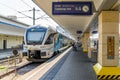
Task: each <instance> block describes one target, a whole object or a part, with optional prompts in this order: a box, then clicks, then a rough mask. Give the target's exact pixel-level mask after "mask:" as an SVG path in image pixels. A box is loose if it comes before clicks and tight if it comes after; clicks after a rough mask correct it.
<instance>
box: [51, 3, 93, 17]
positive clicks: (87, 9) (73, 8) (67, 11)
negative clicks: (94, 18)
mask: <svg viewBox="0 0 120 80" xmlns="http://www.w3.org/2000/svg"><path fill="white" fill-rule="evenodd" d="M52 14H53V15H92V2H53V3H52Z"/></svg>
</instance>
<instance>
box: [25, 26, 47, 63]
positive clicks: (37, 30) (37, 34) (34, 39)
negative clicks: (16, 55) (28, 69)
mask: <svg viewBox="0 0 120 80" xmlns="http://www.w3.org/2000/svg"><path fill="white" fill-rule="evenodd" d="M46 32H47V28H45V27H40V26H35V27H32V28H28V29H27V30H26V34H25V37H24V41H25V45H24V49H26V50H27V56H28V58H27V60H29V61H37V62H38V61H41V60H43V59H42V58H44V59H45V58H46V51H44V48H45V46H44V45H43V42H44V38H45V35H46Z"/></svg>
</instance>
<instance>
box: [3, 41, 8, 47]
mask: <svg viewBox="0 0 120 80" xmlns="http://www.w3.org/2000/svg"><path fill="white" fill-rule="evenodd" d="M3 49H7V40H3Z"/></svg>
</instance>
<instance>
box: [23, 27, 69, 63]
mask: <svg viewBox="0 0 120 80" xmlns="http://www.w3.org/2000/svg"><path fill="white" fill-rule="evenodd" d="M24 43H25V44H24V50H26V51H27V56H28V58H27V59H28V60H29V61H33V62H34V61H37V62H38V61H43V60H46V59H48V58H50V57H52V56H53V55H54V54H56V53H57V52H59V50H60V49H61V48H63V47H65V46H68V45H69V43H70V40H69V39H68V38H67V37H65V36H63V35H62V34H60V33H59V32H58V31H57V30H54V29H53V28H52V27H45V26H40V25H35V26H32V27H29V28H27V29H26V32H25V35H24Z"/></svg>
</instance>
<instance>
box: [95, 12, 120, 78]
mask: <svg viewBox="0 0 120 80" xmlns="http://www.w3.org/2000/svg"><path fill="white" fill-rule="evenodd" d="M98 24H99V25H98V32H99V46H98V63H97V64H96V65H95V66H94V70H95V72H96V74H97V77H98V79H115V80H116V79H117V80H118V79H120V68H119V67H118V62H119V60H118V59H119V52H118V51H119V12H118V11H102V12H101V14H100V15H99V23H98ZM112 76H113V77H112Z"/></svg>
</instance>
